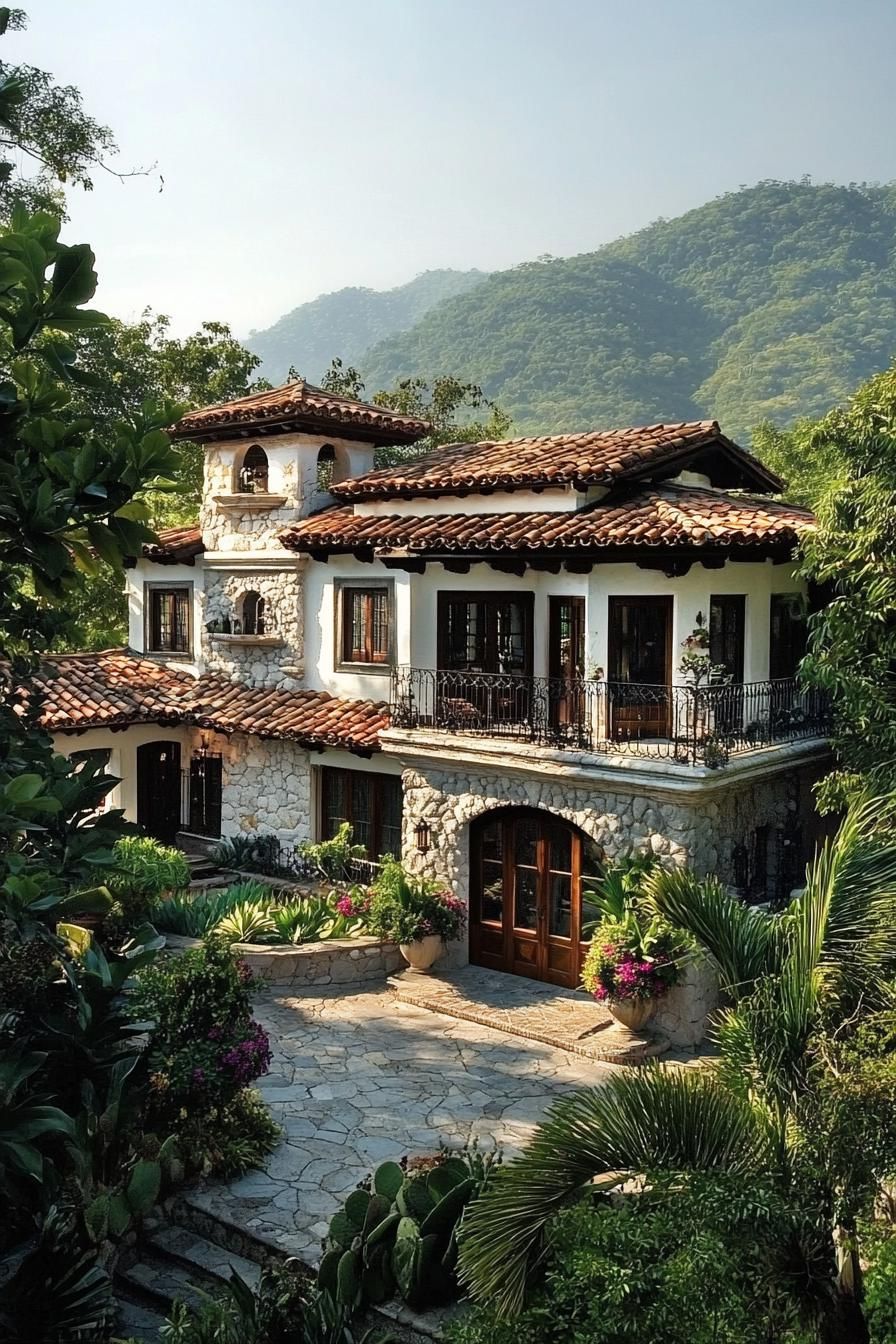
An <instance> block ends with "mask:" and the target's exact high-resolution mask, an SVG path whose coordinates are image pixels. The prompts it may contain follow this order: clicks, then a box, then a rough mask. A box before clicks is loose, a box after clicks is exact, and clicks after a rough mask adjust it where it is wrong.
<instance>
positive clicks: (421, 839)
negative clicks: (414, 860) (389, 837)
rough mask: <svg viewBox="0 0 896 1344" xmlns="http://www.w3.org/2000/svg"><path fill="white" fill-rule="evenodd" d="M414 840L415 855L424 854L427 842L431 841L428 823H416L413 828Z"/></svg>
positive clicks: (427, 846) (427, 848)
mask: <svg viewBox="0 0 896 1344" xmlns="http://www.w3.org/2000/svg"><path fill="white" fill-rule="evenodd" d="M414 839H415V841H416V842H417V853H418V854H426V853H427V852H428V850H429V842H430V840H431V839H432V832H431V831H430V829H429V822H428V821H418V822H417V825H416V826H415V827H414Z"/></svg>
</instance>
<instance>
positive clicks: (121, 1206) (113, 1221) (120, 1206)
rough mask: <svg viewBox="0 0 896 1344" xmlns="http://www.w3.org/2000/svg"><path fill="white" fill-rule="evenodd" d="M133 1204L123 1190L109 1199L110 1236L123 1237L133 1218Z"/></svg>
mask: <svg viewBox="0 0 896 1344" xmlns="http://www.w3.org/2000/svg"><path fill="white" fill-rule="evenodd" d="M133 1216H134V1215H133V1212H132V1210H131V1206H130V1204H129V1203H128V1201H127V1199H126V1198H125V1196H124V1194H123V1192H122V1191H120V1190H119V1191H117V1192H116V1194H114V1195H112V1196H111V1197H110V1199H109V1224H108V1226H109V1236H110V1237H114V1238H116V1239H117V1238H118V1237H123V1236H124V1234H125V1232H127V1230H128V1228H129V1227H130V1225H131V1219H132V1218H133Z"/></svg>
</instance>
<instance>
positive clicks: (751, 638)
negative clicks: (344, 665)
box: [305, 556, 805, 699]
mask: <svg viewBox="0 0 896 1344" xmlns="http://www.w3.org/2000/svg"><path fill="white" fill-rule="evenodd" d="M384 578H388V579H390V580H391V581H392V582H393V584H394V591H395V618H396V633H395V650H396V662H397V663H398V664H399V665H400V666H411V667H421V668H434V667H435V666H436V662H437V654H436V650H437V625H438V594H439V593H443V592H456V593H463V592H471V593H472V592H507V593H521V592H529V593H532V594H533V595H534V611H535V616H534V669H533V670H534V675H535V676H547V675H548V607H549V598H551V597H563V596H577V597H584V598H585V600H586V609H585V622H586V632H587V634H586V639H587V648H586V667H587V668H588V670H589V672H593V671H594V670H595V669H597V668H601V669H603V673H604V676H606V673H607V665H608V656H609V654H608V621H609V616H608V606H609V599H610V597H639V596H651V595H661V594H669V595H670V596H671V597H672V598H673V599H674V602H673V617H672V666H673V678H672V679H673V681H680V680H681V676H680V675H679V671H678V664H679V660H680V657H681V653H682V648H681V645H682V642H683V640H684V639H685V638H686V636H687V635H689V634H690V632H691V631H692V630H693V628H694V626H695V625H696V623H697V615H698V613H700V614H702V616H703V619H704V622H707V623H708V621H709V605H710V598H711V597H712V596H713V595H714V594H718V595H726V594H728V595H730V594H739V593H743V594H744V595H745V596H746V604H745V632H744V646H745V647H744V680H745V681H748V682H750V681H764V680H765V679H766V678H767V677H768V668H769V661H768V660H769V647H768V641H769V603H770V598H771V595H772V593H788V592H800V593H801V592H804V591H805V585H804V584H803V582H802V581H801V580H799V579H797V578H796V577H795V576H794V572H793V567H792V566H791V565H789V564H788V565H775V564H773V563H772V562H771V561H762V562H759V563H757V564H742V563H737V564H734V563H728V564H727V565H725V567H724V568H723V569H705V568H704V567H703V566H702V565H699V564H698V565H694V566H693V567H692V569H691V570H690V571H689V572H688V573H687V574H685V575H683V576H682V577H679V578H674V579H668V578H666V577H665V575H664V574H662V573H661V572H660V571H658V570H647V569H639V568H638V566H637V565H635V564H612V565H595V567H594V568H593V570H592V571H591V573H590V574H587V575H580V574H568V573H566V572H565V571H561V572H560V573H559V574H549V573H535V572H531V571H530V572H529V573H527V574H526V575H525V576H523V577H522V578H516V577H515V576H513V575H507V574H500V573H498V572H497V571H496V570H493V569H491V568H490V567H489V566H488V565H485V564H479V565H473V566H471V568H470V571H469V573H468V574H451V573H449V572H448V571H447V570H445V569H443V568H442V566H441V565H438V564H431V565H429V566H428V567H427V569H426V571H425V573H423V574H407V573H405V572H404V571H402V570H388V569H386V567H385V566H384V565H382V564H379V563H377V562H373V563H372V564H365V563H363V562H362V561H358V560H354V559H352V558H351V557H348V556H333V557H332V558H331V559H330V561H329V563H328V564H326V565H324V564H320V563H314V562H313V561H311V562H309V565H308V568H307V571H306V577H305V613H306V615H305V628H306V646H305V657H306V684H307V685H309V686H314V687H315V688H317V689H321V690H329V691H331V692H332V693H333V694H335V695H348V696H362V697H369V698H371V699H381V698H383V697H385V696H386V695H387V694H388V677H387V676H386V675H385V673H383V672H379V671H368V670H365V671H364V672H359V673H355V672H351V673H349V672H337V671H336V670H335V666H334V652H335V631H334V618H335V599H334V592H335V582H334V581H335V580H336V579H345V580H350V581H352V582H357V583H362V584H363V583H365V582H370V581H379V580H382V579H384Z"/></svg>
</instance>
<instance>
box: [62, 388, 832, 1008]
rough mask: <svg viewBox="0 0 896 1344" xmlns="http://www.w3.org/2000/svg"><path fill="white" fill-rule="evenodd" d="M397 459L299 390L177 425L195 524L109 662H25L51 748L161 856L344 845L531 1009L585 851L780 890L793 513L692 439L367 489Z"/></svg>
mask: <svg viewBox="0 0 896 1344" xmlns="http://www.w3.org/2000/svg"><path fill="white" fill-rule="evenodd" d="M426 432H427V426H426V425H425V424H423V423H422V422H420V421H417V420H414V419H412V418H410V417H408V416H404V415H400V414H397V413H395V412H393V411H391V410H388V409H385V408H382V407H376V406H368V405H363V404H361V403H358V402H354V401H350V400H348V399H345V398H341V397H337V396H333V395H330V394H328V393H325V392H322V391H321V390H320V389H317V388H314V387H312V386H311V385H309V384H306V383H304V382H302V381H297V382H293V383H289V384H287V385H286V386H284V387H282V388H278V389H276V390H274V391H271V392H264V393H260V394H258V395H255V396H250V397H246V398H243V399H241V400H239V401H235V402H231V403H229V404H228V405H225V406H218V407H211V408H208V409H205V410H200V411H196V412H193V413H191V414H189V415H187V416H186V417H185V418H184V419H183V420H182V421H181V422H179V424H177V425H176V426H174V428H173V430H172V433H173V434H174V436H175V438H177V439H189V440H192V441H194V442H199V443H201V444H202V445H203V446H204V451H205V461H206V469H205V487H204V496H203V501H202V509H201V514H200V519H199V524H198V526H197V527H195V528H182V529H176V530H173V531H171V532H168V533H166V534H164V535H163V536H162V537H161V538H160V541H159V544H158V545H154V546H150V547H147V548H146V549H145V552H144V554H143V556H141V557H139V558H137V559H136V560H135V561H134V563H133V564H132V566H131V567H130V568H129V569H128V571H127V591H128V600H129V605H130V613H131V618H130V640H129V648H128V649H127V650H125V651H121V652H110V653H105V654H99V655H71V656H62V657H58V658H56V659H55V660H53V661H54V663H55V668H54V671H55V674H56V675H48V677H47V679H46V690H47V696H48V699H47V712H46V717H47V723H48V724H49V726H50V727H51V728H52V729H53V730H54V731H55V732H57V733H58V734H59V737H58V739H57V740H58V742H59V745H60V749H61V750H63V751H66V752H72V751H85V750H88V751H100V750H101V751H103V752H105V753H107V754H108V758H109V762H110V768H111V769H112V771H113V772H114V773H116V774H118V775H120V776H121V777H122V783H121V785H120V786H119V788H118V790H117V794H118V797H117V798H113V800H112V801H117V802H119V803H120V804H122V805H124V806H125V807H126V808H127V810H128V812H129V813H130V814H131V815H132V816H133V817H134V819H136V820H138V821H140V822H141V823H142V824H143V825H144V826H146V828H147V829H148V830H149V831H150V832H152V833H154V834H156V835H159V836H161V837H163V838H166V839H169V840H171V839H174V838H175V836H177V835H179V834H180V835H184V836H187V837H189V836H194V837H195V836H202V837H217V836H220V835H231V834H234V833H237V832H240V831H244V832H250V831H263V832H273V833H275V834H276V835H277V836H278V837H280V839H281V840H282V842H283V843H284V844H294V843H296V842H298V841H301V840H303V839H309V838H324V837H327V836H329V835H332V834H333V833H334V831H335V830H336V829H337V828H338V826H339V824H340V823H341V822H342V821H343V820H348V821H350V822H351V823H352V826H353V828H354V833H355V837H356V839H358V840H360V841H361V842H362V843H364V844H365V845H366V846H367V849H368V853H369V854H370V856H371V858H376V857H377V856H378V855H381V854H383V853H389V852H391V853H399V852H401V853H402V854H403V856H404V859H405V861H406V862H408V863H409V864H410V865H411V866H412V867H413V868H415V869H416V870H418V871H422V872H427V873H431V874H433V875H435V876H438V877H439V878H441V879H443V880H445V881H446V882H448V883H450V884H451V886H452V887H453V888H454V890H455V891H456V892H457V893H458V894H459V895H461V896H462V897H463V898H464V899H465V900H466V901H467V902H468V904H469V912H470V935H469V949H468V954H469V957H470V958H471V960H473V961H474V962H477V963H479V964H482V965H485V966H489V967H493V968H496V969H505V970H511V971H516V972H518V973H521V974H525V975H532V976H536V977H538V978H542V979H549V980H552V981H555V982H557V983H560V984H575V983H577V979H578V971H579V966H580V958H581V953H582V947H583V930H584V927H585V926H586V925H587V923H588V921H589V919H590V918H592V911H591V910H590V909H589V905H588V900H587V878H588V876H589V875H590V874H593V873H594V872H596V871H597V870H598V869H599V866H600V864H601V863H602V862H603V861H604V860H605V859H606V858H608V857H609V858H612V857H615V856H618V855H621V854H625V853H628V852H630V851H632V850H633V849H636V850H637V849H648V850H650V851H652V852H653V853H655V854H657V855H660V856H661V857H662V858H663V859H664V861H667V862H672V863H689V864H692V865H693V866H694V867H695V868H696V869H697V870H698V871H701V872H717V873H719V874H720V875H721V876H722V877H723V879H725V880H726V881H728V882H731V883H733V884H735V885H737V886H739V887H741V888H742V889H745V890H746V891H747V892H749V893H751V894H755V895H759V894H761V893H766V894H775V893H777V892H782V891H784V890H786V889H787V888H788V887H789V886H790V885H792V884H793V883H794V882H795V880H796V879H797V877H798V875H799V871H800V865H801V862H802V860H803V857H804V853H805V851H806V849H807V847H808V845H809V844H810V843H811V840H812V816H813V813H812V806H811V795H810V791H811V785H812V783H813V781H814V780H815V779H816V778H817V776H818V774H819V771H820V770H821V769H822V768H823V766H824V763H825V760H826V757H827V751H828V748H827V742H826V735H825V734H826V727H827V725H826V720H825V711H824V706H823V704H822V702H821V700H820V698H819V697H818V696H817V695H816V694H815V693H810V692H806V691H803V690H801V689H800V688H799V687H798V685H797V682H796V680H795V672H796V668H797V664H798V662H799V660H800V658H801V656H802V653H803V649H804V640H805V618H806V593H805V589H804V585H803V583H802V582H801V580H800V579H799V578H798V577H796V574H795V570H794V565H793V553H794V549H795V547H796V545H797V542H798V539H799V536H800V533H801V532H802V531H803V530H804V529H807V528H811V527H812V525H813V520H812V517H811V515H810V514H809V513H808V512H806V511H805V510H802V509H798V508H795V507H793V506H791V505H787V504H784V503H782V502H780V501H779V500H776V499H775V498H774V494H775V492H776V491H778V490H780V488H781V482H780V481H779V480H777V478H776V477H774V476H773V475H772V474H771V473H770V472H769V471H767V470H766V469H765V468H764V467H763V466H762V465H761V464H760V463H759V462H758V461H757V460H756V459H755V458H753V457H752V456H750V454H748V453H746V452H745V451H743V450H742V449H741V448H739V447H738V446H737V445H736V444H734V443H732V442H731V441H730V440H728V439H726V438H725V437H724V435H723V434H722V433H721V431H720V429H719V426H718V425H717V424H715V423H714V422H710V421H705V422H697V423H692V424H678V425H653V426H649V427H646V428H639V429H624V430H612V431H592V432H587V433H582V434H564V435H558V436H549V437H539V438H522V439H515V440H510V441H508V442H503V443H479V444H455V445H450V446H448V447H442V448H440V449H438V450H437V451H435V452H434V453H432V454H429V455H428V456H426V457H424V458H418V459H417V460H408V461H405V462H403V463H401V464H400V465H397V466H392V467H387V468H384V469H379V470H375V469H374V454H375V451H376V449H377V448H378V447H383V446H389V447H392V448H402V447H409V446H410V445H412V444H414V443H415V442H416V441H417V440H419V439H420V438H422V437H423V436H424V435H425V434H426ZM393 456H400V454H394V455H393ZM408 456H410V454H408ZM457 955H458V956H461V957H463V956H466V955H467V952H465V951H460V952H458V953H457Z"/></svg>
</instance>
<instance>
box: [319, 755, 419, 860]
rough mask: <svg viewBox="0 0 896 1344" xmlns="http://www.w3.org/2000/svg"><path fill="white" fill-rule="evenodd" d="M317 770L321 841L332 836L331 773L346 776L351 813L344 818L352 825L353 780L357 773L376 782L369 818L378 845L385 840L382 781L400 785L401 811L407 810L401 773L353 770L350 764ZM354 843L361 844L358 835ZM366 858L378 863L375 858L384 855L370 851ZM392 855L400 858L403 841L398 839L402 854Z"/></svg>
mask: <svg viewBox="0 0 896 1344" xmlns="http://www.w3.org/2000/svg"><path fill="white" fill-rule="evenodd" d="M317 769H318V774H317V784H318V787H317V803H318V806H317V834H318V838H319V839H320V840H327V839H329V838H330V837H329V836H327V835H326V833H325V832H326V818H327V811H328V808H327V789H328V787H329V783H328V781H329V780H330V778H331V777H332V775H335V774H339V775H341V776H342V777H343V789H344V790H345V798H346V808H345V810H346V812H347V813H348V814H349V815H348V816H346V818H345V820H346V821H347V822H348V823H349V824H350V825H354V818H353V815H352V814H353V811H354V793H353V790H352V782H353V781H354V779H355V777H356V776H358V775H363V777H364V779H365V780H367V781H372V782H373V787H372V788H371V799H372V809H371V816H370V819H369V825H370V832H371V834H372V835H373V836H374V837H376V839H377V844H378V845H379V844H382V840H383V813H384V811H385V809H384V806H383V797H382V793H381V788H382V781H383V780H388V781H390V783H392V784H393V785H394V786H397V788H398V793H399V798H400V799H401V802H402V811H403V810H404V800H403V797H402V787H401V776H400V775H387V774H385V773H383V774H381V773H380V772H379V771H376V770H350V769H349V768H348V767H346V766H341V765H321V766H318V768H317ZM354 843H355V844H359V843H360V841H359V840H358V838H357V836H356V837H355V838H354ZM367 857H368V859H371V860H372V861H374V862H376V860H377V859H379V858H381V857H382V856H381V854H371V853H368V855H367ZM393 857H394V858H396V859H399V860H400V859H401V852H400V840H399V853H397V854H395V855H393Z"/></svg>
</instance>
